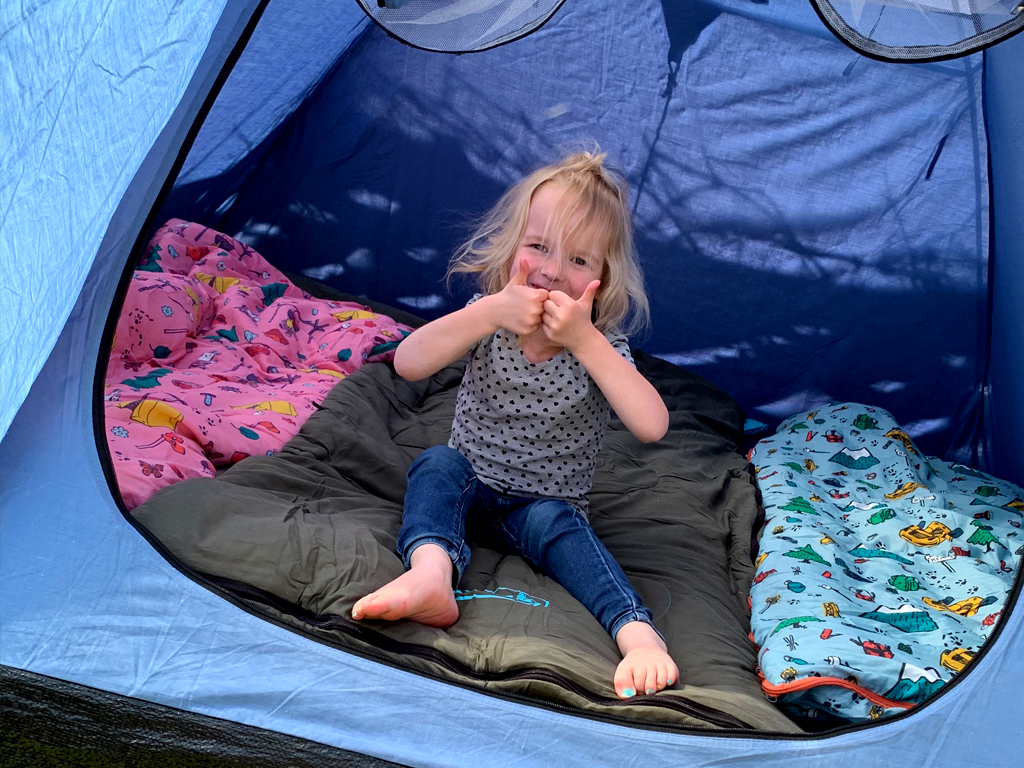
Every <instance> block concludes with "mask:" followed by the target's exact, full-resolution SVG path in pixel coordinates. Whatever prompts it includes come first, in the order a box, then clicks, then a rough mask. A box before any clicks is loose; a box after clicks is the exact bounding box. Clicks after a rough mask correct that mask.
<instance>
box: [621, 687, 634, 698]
mask: <svg viewBox="0 0 1024 768" xmlns="http://www.w3.org/2000/svg"><path fill="white" fill-rule="evenodd" d="M622 695H623V696H626V697H629V696H635V695H636V691H634V690H633V689H632V688H623V689H622Z"/></svg>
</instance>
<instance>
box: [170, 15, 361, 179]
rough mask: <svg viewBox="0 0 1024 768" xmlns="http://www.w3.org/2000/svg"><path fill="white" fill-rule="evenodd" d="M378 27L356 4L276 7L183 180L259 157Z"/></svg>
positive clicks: (236, 71)
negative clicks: (334, 69) (360, 41)
mask: <svg viewBox="0 0 1024 768" xmlns="http://www.w3.org/2000/svg"><path fill="white" fill-rule="evenodd" d="M370 25H371V22H370V19H369V18H368V17H367V16H366V14H365V13H363V11H362V10H361V9H360V7H359V4H358V3H355V2H351V3H339V2H318V3H313V2H274V3H271V4H270V5H268V6H267V9H266V11H265V12H264V13H263V15H262V16H261V17H260V22H259V24H258V25H257V26H256V29H255V31H254V32H253V35H252V39H251V40H250V41H249V43H248V44H247V45H246V47H245V51H244V53H243V54H242V56H241V57H240V58H239V60H238V63H237V64H235V66H234V68H233V69H232V71H231V77H230V78H228V80H227V82H226V83H225V84H224V89H223V90H222V91H221V93H220V95H219V96H218V98H217V101H216V103H215V104H214V105H213V109H212V110H211V112H210V115H209V117H208V118H207V119H206V120H205V121H204V122H203V127H202V129H201V130H200V131H199V135H198V136H197V137H196V140H195V144H193V146H192V149H191V150H190V151H189V154H188V157H187V158H186V160H185V164H184V166H183V167H182V169H181V173H180V174H179V178H178V182H177V183H178V184H189V183H192V182H196V181H200V180H202V179H207V178H211V177H214V176H218V175H220V174H222V173H224V172H225V171H227V170H229V169H230V168H231V167H232V166H234V165H235V164H236V163H238V162H239V161H241V160H242V159H243V158H245V157H246V156H247V155H249V154H251V153H252V151H253V149H255V148H256V147H258V146H259V145H260V144H262V143H263V141H264V139H266V138H267V137H268V136H269V135H270V134H271V133H272V132H273V131H274V129H275V128H277V127H278V126H279V125H280V124H281V123H282V122H283V121H284V120H285V118H287V117H288V116H289V115H290V114H291V113H292V112H294V111H295V109H296V108H297V107H298V106H299V105H300V104H301V103H302V101H303V100H304V99H305V98H306V97H307V96H308V95H309V91H310V90H311V89H313V88H315V87H316V85H317V84H318V83H319V82H320V80H321V79H322V78H323V76H324V75H325V74H326V73H327V72H328V71H329V70H330V69H331V67H332V65H333V64H334V63H335V61H336V60H337V58H338V56H340V55H341V54H342V53H343V52H344V51H345V50H346V49H347V48H348V47H349V46H350V45H351V44H352V41H353V40H355V38H356V37H358V36H359V35H360V34H362V33H363V32H364V31H365V30H366V28H367V27H368V26H370Z"/></svg>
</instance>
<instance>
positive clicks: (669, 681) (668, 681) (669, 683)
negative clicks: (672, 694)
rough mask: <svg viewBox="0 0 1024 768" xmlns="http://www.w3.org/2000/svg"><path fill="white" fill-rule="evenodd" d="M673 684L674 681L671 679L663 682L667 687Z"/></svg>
mask: <svg viewBox="0 0 1024 768" xmlns="http://www.w3.org/2000/svg"><path fill="white" fill-rule="evenodd" d="M674 682H675V681H674V680H672V679H668V680H666V681H665V683H666V684H667V685H672V683H674Z"/></svg>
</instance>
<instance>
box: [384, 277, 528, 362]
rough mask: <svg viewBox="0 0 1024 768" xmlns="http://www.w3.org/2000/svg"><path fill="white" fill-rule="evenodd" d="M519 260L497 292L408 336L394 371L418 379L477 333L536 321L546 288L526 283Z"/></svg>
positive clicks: (518, 329)
mask: <svg viewBox="0 0 1024 768" xmlns="http://www.w3.org/2000/svg"><path fill="white" fill-rule="evenodd" d="M527 273H528V270H527V269H526V268H524V267H523V266H521V267H520V269H519V271H518V272H517V273H516V274H515V275H513V277H512V279H511V280H510V281H509V283H508V285H506V286H505V288H504V289H502V290H501V291H500V292H499V293H495V294H491V295H489V296H483V297H481V298H480V299H478V300H477V301H475V302H473V303H472V304H470V305H469V306H466V307H463V308H462V309H460V310H457V311H456V312H452V313H451V314H448V315H445V316H444V317H439V318H438V319H437V320H434V321H432V322H430V323H427V324H426V325H424V326H422V327H421V328H417V329H416V330H415V331H413V332H412V333H411V334H410V335H409V336H407V337H406V338H405V339H404V340H403V341H402V343H401V344H399V345H398V348H397V349H396V350H395V371H397V372H398V375H399V376H401V377H402V378H403V379H406V380H407V381H419V380H420V379H425V378H427V377H428V376H431V375H433V374H435V373H437V372H438V371H439V370H441V369H442V368H444V367H445V366H446V365H449V364H450V363H453V362H455V361H456V360H458V359H459V358H460V357H462V356H463V355H464V354H466V350H468V349H470V348H471V347H472V346H473V345H474V344H476V343H477V342H478V341H480V339H482V338H484V337H486V336H490V335H491V334H492V333H494V332H495V331H497V330H498V329H499V328H505V329H506V330H508V331H510V332H512V333H517V334H521V335H525V334H529V333H532V332H533V331H535V330H537V328H539V327H540V323H541V318H542V317H543V314H544V300H545V299H547V297H548V292H547V291H545V290H543V289H539V288H530V287H529V286H528V285H527V284H526V277H527Z"/></svg>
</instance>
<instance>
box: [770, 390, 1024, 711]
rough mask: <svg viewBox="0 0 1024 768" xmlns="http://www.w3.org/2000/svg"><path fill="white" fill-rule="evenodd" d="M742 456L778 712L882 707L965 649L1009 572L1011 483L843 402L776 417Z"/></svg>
mask: <svg viewBox="0 0 1024 768" xmlns="http://www.w3.org/2000/svg"><path fill="white" fill-rule="evenodd" d="M750 460H751V461H752V462H753V464H754V465H755V470H756V472H757V479H758V484H759V486H760V488H761V492H762V495H763V502H764V508H765V515H766V524H765V528H764V532H763V534H762V537H761V554H760V555H759V557H758V559H757V561H756V566H757V570H756V573H755V577H754V583H753V586H752V588H751V591H750V596H751V629H752V634H753V637H754V641H755V643H756V644H757V646H758V649H759V652H758V661H759V666H760V674H761V675H762V678H763V683H762V685H763V688H764V690H765V692H766V693H767V694H768V695H769V696H770V697H771V698H773V699H777V700H778V701H779V703H780V705H781V706H782V707H783V709H784V710H785V711H786V712H787V713H788V714H790V715H793V716H795V717H798V718H801V719H806V718H810V719H816V720H818V721H820V722H828V721H836V720H841V721H847V722H860V721H865V720H871V719H875V718H878V717H881V716H882V715H883V714H894V713H897V712H900V711H902V710H905V709H909V708H911V707H913V706H914V705H916V704H919V703H921V702H922V701H924V700H925V699H926V698H928V697H929V696H931V695H932V694H934V693H936V692H937V691H938V690H940V689H941V688H942V687H943V686H944V685H945V684H946V683H948V682H949V681H950V680H952V679H953V678H954V677H955V676H956V675H957V674H958V673H960V672H961V671H962V670H963V669H964V667H965V666H967V665H968V664H969V663H970V661H971V659H972V658H973V657H974V656H975V655H976V654H977V652H978V650H979V648H980V647H981V646H982V645H983V644H984V643H985V641H986V640H987V639H988V637H989V635H990V634H991V633H992V630H993V629H995V627H996V626H997V625H998V623H999V618H1000V614H1001V612H1002V609H1003V607H1004V605H1005V603H1006V600H1007V596H1008V593H1009V592H1010V590H1011V588H1012V585H1013V578H1014V573H1015V571H1016V569H1017V564H1018V560H1019V558H1020V555H1021V531H1020V528H1021V521H1022V518H1024V491H1022V490H1021V489H1020V488H1019V487H1017V486H1015V485H1013V484H1012V483H1008V482H1004V481H1000V480H997V479H995V478H993V477H990V476H989V475H986V474H984V473H982V472H978V471H975V470H973V469H970V468H968V467H965V466H963V465H960V464H950V463H946V462H944V461H940V460H938V459H936V458H930V457H926V456H922V455H921V453H920V451H919V450H918V449H917V447H916V446H915V445H914V442H913V440H912V439H911V438H910V436H909V435H908V434H907V433H906V432H905V431H904V430H903V429H901V428H900V426H899V425H898V424H897V423H896V421H895V420H894V419H893V417H892V416H891V415H890V414H889V413H888V412H886V411H884V410H882V409H880V408H871V407H867V406H864V405H857V404H854V403H838V404H833V405H830V406H828V407H824V408H820V409H818V410H816V411H811V412H809V413H804V414H801V415H799V416H794V417H791V418H789V419H787V420H786V421H784V422H783V423H782V424H781V425H780V426H779V428H778V430H777V432H776V434H775V435H773V436H771V437H769V438H765V439H764V440H761V441H760V442H759V443H758V444H757V445H756V446H755V447H754V449H753V450H752V451H751V453H750Z"/></svg>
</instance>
